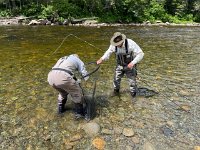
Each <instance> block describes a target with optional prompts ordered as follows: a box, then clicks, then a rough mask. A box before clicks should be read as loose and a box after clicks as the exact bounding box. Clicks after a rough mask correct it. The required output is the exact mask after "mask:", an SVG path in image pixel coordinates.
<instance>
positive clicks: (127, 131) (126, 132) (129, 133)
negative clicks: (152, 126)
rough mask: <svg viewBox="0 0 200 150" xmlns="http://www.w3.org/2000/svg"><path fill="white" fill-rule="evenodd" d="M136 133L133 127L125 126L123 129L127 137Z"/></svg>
mask: <svg viewBox="0 0 200 150" xmlns="http://www.w3.org/2000/svg"><path fill="white" fill-rule="evenodd" d="M134 134H135V133H134V131H133V129H132V128H124V129H123V135H124V136H126V137H131V136H133V135H134Z"/></svg>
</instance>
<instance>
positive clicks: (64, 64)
mask: <svg viewBox="0 0 200 150" xmlns="http://www.w3.org/2000/svg"><path fill="white" fill-rule="evenodd" d="M53 68H62V69H66V70H69V71H71V72H72V73H74V72H75V71H78V72H79V73H81V74H82V76H85V75H86V74H87V71H86V68H85V65H84V63H83V62H82V61H81V60H80V59H79V58H78V57H77V56H76V55H73V54H72V55H69V56H65V57H62V58H60V59H59V60H58V61H57V63H56V64H55V65H54V67H53Z"/></svg>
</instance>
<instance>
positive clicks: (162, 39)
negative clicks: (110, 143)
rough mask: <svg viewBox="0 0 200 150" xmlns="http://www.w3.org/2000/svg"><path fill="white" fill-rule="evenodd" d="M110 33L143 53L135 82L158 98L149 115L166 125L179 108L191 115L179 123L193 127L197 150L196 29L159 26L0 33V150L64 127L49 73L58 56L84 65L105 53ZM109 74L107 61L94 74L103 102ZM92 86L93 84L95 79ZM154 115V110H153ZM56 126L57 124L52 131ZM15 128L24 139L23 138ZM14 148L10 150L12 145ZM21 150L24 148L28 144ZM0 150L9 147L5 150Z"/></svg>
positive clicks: (199, 35)
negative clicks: (120, 34)
mask: <svg viewBox="0 0 200 150" xmlns="http://www.w3.org/2000/svg"><path fill="white" fill-rule="evenodd" d="M116 31H120V32H123V33H124V34H126V36H127V37H128V38H131V39H133V40H134V41H135V42H136V43H138V45H140V47H141V48H142V49H143V51H144V53H145V56H144V59H143V60H142V61H141V63H140V64H139V65H138V70H139V73H138V77H139V78H140V79H139V80H138V86H139V87H146V88H148V89H152V90H155V91H157V92H159V95H157V96H155V97H151V98H150V99H148V100H152V101H154V102H155V103H156V104H155V105H157V106H155V107H154V108H153V109H152V110H151V113H152V115H155V116H156V113H157V112H159V113H161V114H163V115H161V118H162V119H163V120H165V121H166V120H173V117H174V114H176V115H177V113H176V111H175V110H177V109H184V111H190V114H189V115H188V116H187V117H186V118H187V119H186V120H184V121H183V122H184V123H185V124H186V122H188V121H189V122H190V123H191V124H190V125H188V126H189V128H191V130H190V132H192V133H191V134H192V135H195V136H194V137H193V138H194V140H193V141H192V142H193V143H192V146H195V144H198V142H196V141H198V140H199V135H197V136H196V133H200V132H199V131H200V129H199V126H198V124H199V121H200V120H199V119H200V116H199V114H200V112H199V111H200V108H199V106H200V103H199V97H200V88H199V85H200V69H199V68H200V28H199V27H162V26H161V27H148V26H147V27H135V26H120V27H100V28H96V27H64V26H36V27H35V26H33V27H32V26H7V27H0V33H1V34H0V53H1V55H0V66H1V67H0V85H1V86H0V106H1V112H0V116H1V118H0V119H1V129H0V131H1V133H2V134H1V137H0V142H3V143H4V144H5V145H6V144H8V143H11V141H12V140H10V141H9V140H8V139H9V138H10V137H13V139H15V138H14V137H17V136H19V137H18V139H17V138H16V139H15V140H13V141H14V143H15V144H14V145H18V144H16V143H20V142H21V141H24V140H26V139H30V137H29V136H28V134H33V135H32V137H33V138H34V137H35V138H34V140H35V141H34V140H33V142H35V145H37V144H36V143H37V140H36V139H37V138H36V137H41V136H42V135H40V133H39V132H40V131H42V132H45V131H46V130H47V129H46V128H51V129H49V130H50V131H52V132H53V131H54V129H55V128H56V127H60V126H62V124H64V123H63V122H61V119H60V120H57V119H56V118H55V116H54V115H53V114H56V111H57V104H56V103H57V101H56V97H57V93H56V92H55V91H53V89H51V87H50V86H49V85H48V83H47V81H46V80H47V74H48V72H49V70H50V69H51V67H52V65H53V64H54V63H55V62H56V61H57V59H58V58H60V57H62V56H65V55H68V54H71V53H77V54H79V56H80V58H81V59H82V60H83V61H84V62H90V61H96V60H97V59H98V58H100V57H101V56H102V55H103V53H104V52H105V51H106V50H107V48H108V46H109V41H110V37H111V36H112V34H113V33H114V32H116ZM61 44H62V45H61ZM114 68H115V57H114V55H113V56H112V57H111V58H110V60H108V61H107V62H105V63H103V64H102V65H101V68H100V70H99V71H98V73H97V75H95V76H97V77H98V78H97V90H96V95H97V96H98V97H101V96H102V97H109V94H110V93H111V91H112V79H113V73H114V72H113V70H114ZM90 80H91V81H90V82H91V83H92V82H93V77H91V79H90ZM123 80H124V81H122V91H123V90H124V91H126V90H127V89H128V85H127V82H126V81H125V80H126V79H123ZM85 86H86V88H88V89H90V88H91V86H90V84H89V83H88V84H87V85H85ZM88 89H87V90H88ZM127 96H128V95H126V97H127ZM126 99H127V98H125V100H124V101H126ZM99 100H101V98H99ZM139 100H141V102H144V103H145V101H146V100H144V99H142V98H139ZM108 101H109V100H108ZM124 101H121V102H120V101H118V102H117V103H114V102H113V103H112V100H111V103H112V104H110V105H114V106H115V105H116V107H117V106H118V105H120V107H122V108H124V109H125V110H126V107H129V105H130V103H129V101H130V100H128V101H126V102H124ZM153 104H154V103H153ZM153 104H152V105H153ZM138 105H139V104H138ZM139 106H140V105H139ZM160 107H162V108H160ZM179 107H180V108H179ZM154 109H160V110H159V111H156V112H153V110H154ZM144 113H145V112H144ZM147 113H150V112H147ZM125 114H126V113H125ZM166 114H167V115H166ZM143 115H144V114H143ZM190 115H191V116H193V119H191V120H189V118H191V116H190ZM178 116H179V117H180V115H178ZM70 117H72V116H69V117H68V116H67V114H66V119H65V121H66V122H67V119H69V120H70ZM157 117H158V116H157ZM159 117H160V116H159ZM195 117H196V118H195ZM180 118H181V117H180ZM51 120H54V123H53V125H49V124H50V122H51ZM194 120H195V121H194ZM44 122H45V123H44ZM56 122H57V123H58V124H59V123H60V124H59V125H55V124H56ZM66 122H65V123H66ZM192 122H193V123H192ZM66 124H70V123H66ZM21 128H23V130H24V132H26V133H23V132H22V129H21ZM62 128H64V127H63V126H62V127H61V129H62ZM74 128H75V127H74ZM74 128H73V127H71V128H67V129H66V130H67V131H66V132H67V134H70V132H73V131H74ZM45 129H46V130H45ZM18 130H20V131H18ZM55 130H56V129H55ZM33 131H35V132H34V133H33ZM46 132H47V131H46ZM68 132H69V133H68ZM149 132H150V131H149ZM44 134H45V133H44ZM44 134H43V135H44ZM36 135H37V136H36ZM22 137H24V138H22ZM25 137H26V138H25ZM28 137H29V138H28ZM60 138H61V137H60ZM2 139H3V140H2ZM55 139H56V138H55ZM1 140H2V141H1ZM29 144H30V145H34V144H33V143H29ZM11 145H12V144H11ZM14 145H12V147H15V146H14ZM19 145H20V144H19ZM41 145H42V144H41ZM25 147H26V148H27V143H26V144H25ZM38 147H42V146H38ZM51 147H53V146H52V145H51ZM158 147H159V146H158ZM183 147H184V146H183ZM185 147H187V146H185ZM4 148H7V147H6V146H4ZM108 148H109V147H108ZM176 148H177V147H176Z"/></svg>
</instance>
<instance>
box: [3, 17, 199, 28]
mask: <svg viewBox="0 0 200 150" xmlns="http://www.w3.org/2000/svg"><path fill="white" fill-rule="evenodd" d="M9 25H30V26H33V25H66V26H94V27H96V26H97V27H99V26H123V25H132V26H200V23H196V22H191V23H190V22H189V23H179V24H176V23H170V22H162V21H159V20H158V21H156V22H155V23H151V22H150V21H146V22H143V23H101V22H98V20H97V18H82V19H73V20H69V19H65V20H63V22H60V21H54V20H47V19H34V18H31V17H23V16H19V17H12V18H0V26H9Z"/></svg>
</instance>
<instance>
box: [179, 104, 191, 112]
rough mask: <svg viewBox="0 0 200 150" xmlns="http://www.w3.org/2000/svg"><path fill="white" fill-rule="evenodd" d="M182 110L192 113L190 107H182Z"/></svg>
mask: <svg viewBox="0 0 200 150" xmlns="http://www.w3.org/2000/svg"><path fill="white" fill-rule="evenodd" d="M181 108H182V109H183V110H184V111H190V109H191V107H190V106H189V105H182V106H181Z"/></svg>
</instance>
